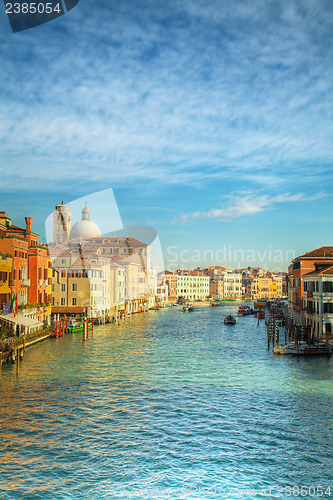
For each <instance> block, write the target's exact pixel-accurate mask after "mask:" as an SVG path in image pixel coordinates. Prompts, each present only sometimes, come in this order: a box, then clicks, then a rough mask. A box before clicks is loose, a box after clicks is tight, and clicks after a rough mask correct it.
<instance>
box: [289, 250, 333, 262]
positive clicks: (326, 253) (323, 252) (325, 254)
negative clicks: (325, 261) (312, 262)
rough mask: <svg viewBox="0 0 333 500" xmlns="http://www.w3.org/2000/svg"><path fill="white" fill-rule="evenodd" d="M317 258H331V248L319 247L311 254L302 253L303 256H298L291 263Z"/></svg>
mask: <svg viewBox="0 0 333 500" xmlns="http://www.w3.org/2000/svg"><path fill="white" fill-rule="evenodd" d="M317 257H320V258H333V246H325V247H319V248H315V249H314V250H311V252H307V253H304V254H303V255H300V256H299V257H297V258H296V259H294V261H293V262H295V261H296V260H299V259H304V258H309V259H315V258H317Z"/></svg>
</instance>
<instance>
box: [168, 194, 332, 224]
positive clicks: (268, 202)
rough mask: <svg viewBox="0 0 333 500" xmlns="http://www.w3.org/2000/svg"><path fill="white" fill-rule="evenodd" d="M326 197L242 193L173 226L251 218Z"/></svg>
mask: <svg viewBox="0 0 333 500" xmlns="http://www.w3.org/2000/svg"><path fill="white" fill-rule="evenodd" d="M325 197H326V193H324V192H319V193H316V194H315V195H313V196H310V197H309V196H305V195H304V193H297V194H290V193H283V194H279V195H276V196H268V195H260V196H258V195H257V194H255V193H247V192H244V193H240V194H237V195H230V196H226V197H225V198H226V199H227V202H226V203H225V205H224V206H222V207H220V208H212V209H210V210H209V211H207V212H206V211H196V212H193V213H191V214H181V215H180V216H179V217H177V218H175V219H174V220H173V221H172V224H183V225H185V224H187V223H189V222H191V221H193V220H196V219H219V220H221V219H238V218H240V217H251V216H253V215H256V214H258V213H260V212H263V211H265V210H271V209H272V208H274V207H275V206H276V205H277V204H279V203H290V202H299V201H311V200H319V199H322V198H325Z"/></svg>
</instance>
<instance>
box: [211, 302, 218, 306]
mask: <svg viewBox="0 0 333 500" xmlns="http://www.w3.org/2000/svg"><path fill="white" fill-rule="evenodd" d="M219 305H220V304H219V303H218V302H213V304H212V307H217V306H219Z"/></svg>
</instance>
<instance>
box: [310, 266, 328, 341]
mask: <svg viewBox="0 0 333 500" xmlns="http://www.w3.org/2000/svg"><path fill="white" fill-rule="evenodd" d="M303 283H304V319H305V324H306V325H307V326H310V327H312V333H313V337H314V338H315V339H325V337H326V335H332V334H333V266H330V265H324V264H316V270H315V271H313V272H311V273H308V274H304V275H303Z"/></svg>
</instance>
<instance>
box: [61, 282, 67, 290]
mask: <svg viewBox="0 0 333 500" xmlns="http://www.w3.org/2000/svg"><path fill="white" fill-rule="evenodd" d="M61 291H62V292H66V285H65V283H61Z"/></svg>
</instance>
